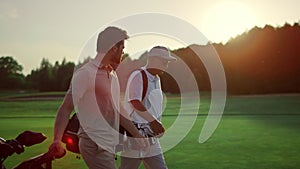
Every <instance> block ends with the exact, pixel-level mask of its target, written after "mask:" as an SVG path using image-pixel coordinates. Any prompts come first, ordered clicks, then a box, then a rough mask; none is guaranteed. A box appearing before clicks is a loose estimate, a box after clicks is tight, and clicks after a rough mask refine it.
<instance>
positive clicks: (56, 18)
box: [0, 0, 300, 75]
mask: <svg viewBox="0 0 300 169" xmlns="http://www.w3.org/2000/svg"><path fill="white" fill-rule="evenodd" d="M69 2H71V1H68V0H65V1H62V2H60V3H55V2H51V1H45V2H36V1H33V0H30V1H26V2H23V1H9V0H3V1H1V2H0V24H1V26H2V30H1V31H0V37H1V38H0V55H1V56H12V57H14V58H15V59H16V60H17V61H18V63H19V64H20V65H22V66H23V71H22V72H23V74H25V75H27V74H29V73H30V71H31V70H33V69H36V68H38V67H39V65H40V63H41V61H42V58H46V59H48V60H49V62H50V63H54V62H55V61H59V62H61V61H62V60H63V58H66V60H67V61H72V62H75V63H76V62H77V61H78V57H79V53H80V51H81V50H82V46H84V45H85V43H86V42H87V40H88V39H89V38H90V37H91V35H93V34H95V32H97V31H98V29H99V27H102V26H103V25H105V24H107V23H110V22H111V21H113V20H116V19H118V18H122V17H124V16H129V15H132V14H137V13H144V12H155V13H164V14H168V15H172V16H175V17H179V18H181V19H183V20H185V21H187V22H189V23H191V24H192V25H194V26H195V27H196V28H197V29H198V30H200V31H201V32H202V33H203V34H204V36H205V37H207V39H209V41H211V42H213V43H222V44H226V43H227V42H228V41H229V40H230V39H231V38H235V37H237V36H238V35H241V34H243V33H244V32H247V31H249V30H251V29H253V28H254V27H259V28H263V27H264V26H265V25H271V26H273V27H282V26H284V24H286V23H288V24H291V25H292V24H293V23H299V24H300V11H299V10H298V8H297V7H298V6H300V2H299V1H297V0H288V1H281V0H280V1H276V3H274V2H273V1H271V0H267V1H263V2H260V1H250V0H247V1H237V0H235V1H234V0H232V1H226V0H221V1H209V0H201V1H196V0H194V1H187V2H181V1H179V0H178V1H164V2H160V1H158V0H157V1H156V0H155V1H151V2H143V3H142V2H140V1H138V0H135V1H132V3H126V2H118V1H116V2H114V1H107V2H105V3H100V2H98V1H91V3H86V2H78V3H74V2H72V5H70V3H69ZM132 4H134V5H132ZM99 6H100V7H99ZM101 7H103V8H101ZM112 7H115V8H116V10H113V12H112V10H111V8H112ZM186 9H188V10H186ZM54 11H55V12H54ZM82 11H83V12H82ZM84 11H87V12H84ZM98 11H100V12H98ZM237 14H238V15H237ZM96 20H97V21H96ZM159 42H160V44H161V42H163V44H162V45H165V46H168V47H169V48H170V49H171V50H176V49H178V48H184V47H186V46H184V45H183V44H182V43H180V42H178V41H176V40H174V39H171V38H169V37H159V36H157V35H156V36H155V37H146V36H145V35H142V36H140V37H133V38H130V39H129V40H128V42H126V47H125V52H126V53H128V54H129V55H130V56H134V55H138V53H141V52H142V51H145V50H147V49H149V48H150V47H152V46H154V45H155V43H159ZM204 43H205V42H204ZM188 45H190V44H188ZM199 45H201V44H199Z"/></svg>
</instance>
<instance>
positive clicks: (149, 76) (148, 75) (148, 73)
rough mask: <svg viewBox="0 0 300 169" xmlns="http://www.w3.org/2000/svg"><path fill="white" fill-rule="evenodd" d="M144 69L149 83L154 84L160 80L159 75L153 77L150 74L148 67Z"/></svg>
mask: <svg viewBox="0 0 300 169" xmlns="http://www.w3.org/2000/svg"><path fill="white" fill-rule="evenodd" d="M142 69H143V70H144V71H145V72H146V74H147V77H148V80H149V81H152V82H153V81H155V80H157V79H158V75H152V74H151V73H150V72H148V70H147V69H146V67H142Z"/></svg>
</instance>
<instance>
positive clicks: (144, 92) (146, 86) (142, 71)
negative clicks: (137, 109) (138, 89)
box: [139, 69, 148, 100]
mask: <svg viewBox="0 0 300 169" xmlns="http://www.w3.org/2000/svg"><path fill="white" fill-rule="evenodd" d="M139 70H140V72H141V73H142V77H143V93H142V100H144V98H145V96H146V93H147V90H148V77H147V75H146V72H145V70H143V69H139Z"/></svg>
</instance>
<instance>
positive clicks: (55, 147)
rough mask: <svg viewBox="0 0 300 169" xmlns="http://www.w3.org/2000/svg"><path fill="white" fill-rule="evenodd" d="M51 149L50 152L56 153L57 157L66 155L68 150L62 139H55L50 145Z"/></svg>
mask: <svg viewBox="0 0 300 169" xmlns="http://www.w3.org/2000/svg"><path fill="white" fill-rule="evenodd" d="M49 151H50V152H51V153H52V155H54V156H55V157H61V156H64V154H65V153H66V150H65V149H64V148H63V147H62V145H61V142H60V141H54V142H53V143H52V144H51V145H50V147H49Z"/></svg>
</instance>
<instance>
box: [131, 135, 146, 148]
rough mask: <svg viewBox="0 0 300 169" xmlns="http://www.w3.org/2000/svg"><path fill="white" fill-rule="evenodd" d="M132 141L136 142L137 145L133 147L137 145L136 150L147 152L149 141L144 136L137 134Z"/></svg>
mask: <svg viewBox="0 0 300 169" xmlns="http://www.w3.org/2000/svg"><path fill="white" fill-rule="evenodd" d="M130 139H131V138H130ZM134 141H135V142H136V143H137V145H136V146H134V147H137V149H138V150H142V151H145V152H148V151H149V150H150V143H149V141H148V139H147V138H145V137H144V136H142V135H139V136H137V137H134Z"/></svg>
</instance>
